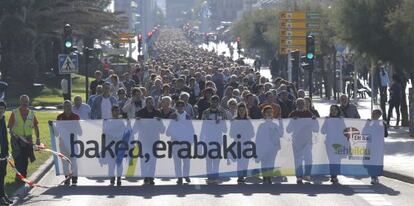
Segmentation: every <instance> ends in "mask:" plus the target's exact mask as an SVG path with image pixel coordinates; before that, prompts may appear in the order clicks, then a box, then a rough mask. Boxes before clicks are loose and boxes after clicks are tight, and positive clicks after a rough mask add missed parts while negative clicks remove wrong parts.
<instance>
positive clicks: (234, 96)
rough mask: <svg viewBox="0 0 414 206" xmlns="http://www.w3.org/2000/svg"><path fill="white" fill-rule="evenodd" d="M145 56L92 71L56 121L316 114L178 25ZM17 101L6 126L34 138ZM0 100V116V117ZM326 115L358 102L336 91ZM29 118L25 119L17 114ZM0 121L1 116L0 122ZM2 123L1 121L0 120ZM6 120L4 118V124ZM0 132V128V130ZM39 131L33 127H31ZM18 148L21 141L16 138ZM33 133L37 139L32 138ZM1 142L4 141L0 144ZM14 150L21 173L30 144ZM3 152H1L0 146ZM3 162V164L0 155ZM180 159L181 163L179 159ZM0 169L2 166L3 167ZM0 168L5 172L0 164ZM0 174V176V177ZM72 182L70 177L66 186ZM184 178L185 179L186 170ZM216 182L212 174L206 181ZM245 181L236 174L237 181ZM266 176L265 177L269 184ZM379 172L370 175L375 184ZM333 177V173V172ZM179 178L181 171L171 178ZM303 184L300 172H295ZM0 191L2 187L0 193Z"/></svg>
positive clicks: (283, 84) (290, 90)
mask: <svg viewBox="0 0 414 206" xmlns="http://www.w3.org/2000/svg"><path fill="white" fill-rule="evenodd" d="M152 51H153V53H151V58H150V59H149V60H147V61H145V62H140V63H139V64H137V65H136V66H134V67H132V68H131V70H130V71H129V72H126V73H123V74H117V73H116V71H114V70H110V71H109V72H108V73H105V74H104V73H102V72H101V71H96V72H95V80H94V81H92V82H91V84H90V95H89V98H88V101H87V102H83V100H82V98H81V97H80V96H76V97H75V98H74V101H73V103H72V102H71V101H70V100H66V101H65V102H64V104H63V110H64V111H63V113H62V114H60V115H59V116H58V117H57V120H79V119H81V120H86V119H112V118H129V119H131V118H161V119H162V118H165V119H203V120H232V119H263V118H266V119H269V118H270V119H271V118H274V119H279V118H318V117H320V116H319V112H318V111H317V110H316V109H315V108H314V107H313V105H312V100H311V98H309V97H307V96H306V92H305V91H304V90H302V89H298V88H296V86H295V84H293V83H291V82H289V81H287V80H284V79H282V78H274V79H268V78H266V77H264V76H262V75H261V74H260V72H259V71H257V72H256V71H255V68H254V67H252V66H248V65H240V64H238V63H237V62H236V61H234V60H233V59H231V58H229V57H226V56H223V55H221V56H218V55H217V54H216V53H213V52H209V51H207V50H204V49H201V48H198V47H197V46H195V45H193V44H191V43H190V42H189V41H188V40H187V39H186V37H185V36H184V35H183V33H182V32H181V31H180V30H164V31H163V32H161V33H160V35H159V37H158V39H157V41H156V42H155V43H154V44H153V49H152ZM20 100H21V106H20V107H19V108H18V109H15V110H13V112H12V113H13V114H12V117H11V118H10V119H9V123H8V127H9V128H10V134H11V136H12V137H23V138H27V139H28V140H30V141H29V142H32V141H31V140H32V131H31V130H30V132H29V131H26V130H27V129H26V130H25V127H23V128H20V126H22V124H23V126H24V124H27V126H28V127H30V128H32V127H37V119H36V117H35V115H34V113H32V112H31V111H30V110H28V107H27V106H28V104H29V98H28V97H27V96H22V97H21V99H20ZM3 108H4V109H5V104H3V103H1V102H0V117H1V121H2V122H4V116H3V114H2V112H1V111H2V109H3ZM330 117H332V118H336V117H344V118H360V116H359V113H358V110H357V107H356V106H355V105H353V104H350V103H349V100H348V97H347V96H346V95H343V96H341V98H340V105H332V107H331V113H330ZM23 119H24V120H30V121H23ZM0 123H1V122H0ZM1 125H3V124H1ZM4 127H5V124H4ZM2 131H3V130H2ZM36 131H37V132H36V137H37V138H38V136H39V134H38V130H36ZM13 140H15V141H19V143H21V140H20V139H19V138H12V149H14V150H15V151H16V148H17V147H21V144H17V143H16V144H14V145H13ZM36 140H38V139H36ZM2 145H3V144H2ZM18 152H20V153H17V154H15V155H13V157H14V159H15V161H16V163H18V164H21V165H16V167H17V169H18V170H19V171H20V172H21V173H22V174H23V175H26V174H27V164H28V161H27V160H28V159H30V158H29V157H31V154H32V153H33V151H32V150H30V149H27V150H19V151H18ZM1 154H2V156H1V157H5V155H6V154H7V152H4V150H1ZM1 163H4V161H2V162H1ZM183 164H184V165H185V164H186V163H185V162H183ZM2 168H3V167H2ZM0 174H3V172H2V171H0ZM0 179H2V178H0ZM70 180H71V181H72V184H74V185H76V183H77V178H76V177H72V178H70V179H68V180H67V181H66V183H65V184H66V185H70ZM115 180H116V182H117V183H116V184H117V185H121V178H119V177H118V178H115V177H113V178H112V179H111V185H114V184H115ZM184 180H185V181H187V182H190V181H191V180H190V178H188V177H185V178H184ZM207 181H208V182H209V183H210V182H215V181H216V179H214V178H209V179H208V180H207ZM244 181H245V175H240V176H239V178H238V182H239V183H243V182H244ZM271 181H272V180H271V178H263V182H264V183H271ZM377 181H378V179H375V178H373V183H375V182H377ZM331 182H333V183H337V182H338V179H337V178H336V175H335V174H332V177H331ZM144 183H145V184H154V179H153V178H149V177H148V178H145V179H144ZM177 183H178V184H182V183H183V178H179V179H178V180H177ZM297 183H298V184H302V183H303V177H297ZM1 195H3V196H4V194H0V196H1Z"/></svg>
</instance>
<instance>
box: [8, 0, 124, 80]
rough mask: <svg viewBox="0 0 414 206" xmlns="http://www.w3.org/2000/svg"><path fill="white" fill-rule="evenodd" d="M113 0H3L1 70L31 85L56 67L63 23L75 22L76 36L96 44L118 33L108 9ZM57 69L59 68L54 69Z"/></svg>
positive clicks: (86, 42)
mask: <svg viewBox="0 0 414 206" xmlns="http://www.w3.org/2000/svg"><path fill="white" fill-rule="evenodd" d="M110 3H111V1H110V0H76V1H75V0H3V1H1V2H0V42H1V43H2V51H3V53H2V55H3V58H2V63H1V69H2V72H3V73H5V74H6V75H7V76H8V77H10V78H13V79H15V80H19V79H24V80H25V81H21V82H20V83H23V84H25V85H31V83H32V82H33V81H35V80H36V79H37V78H38V77H39V75H38V74H39V72H41V73H44V72H46V71H48V70H49V68H57V62H56V57H57V54H58V53H59V52H60V50H61V49H60V48H61V44H62V43H61V33H62V29H63V25H65V24H67V23H69V24H72V26H73V29H74V35H75V37H76V39H78V40H81V39H82V40H83V42H84V44H85V45H87V46H93V42H94V40H95V39H102V40H104V39H106V38H107V37H108V36H114V35H115V33H116V27H115V25H117V24H119V23H120V22H119V21H118V19H117V14H114V13H111V12H108V11H106V10H105V9H106V7H107V6H108V5H109V4H110ZM55 71H56V70H55Z"/></svg>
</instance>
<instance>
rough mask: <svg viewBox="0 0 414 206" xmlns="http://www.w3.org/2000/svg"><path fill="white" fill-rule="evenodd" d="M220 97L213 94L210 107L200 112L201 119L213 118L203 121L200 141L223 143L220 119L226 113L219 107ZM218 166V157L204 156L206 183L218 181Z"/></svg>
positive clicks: (223, 123)
mask: <svg viewBox="0 0 414 206" xmlns="http://www.w3.org/2000/svg"><path fill="white" fill-rule="evenodd" d="M219 104H220V97H219V96H217V95H213V96H212V97H211V98H210V107H209V108H208V109H206V110H205V111H204V112H203V114H202V119H203V120H215V123H213V124H212V122H211V121H203V126H202V129H201V137H200V139H201V140H202V141H206V142H213V141H214V142H218V143H219V144H222V143H223V139H222V135H223V133H224V132H226V131H227V127H226V123H225V122H224V121H221V122H220V120H226V119H227V113H226V111H224V110H223V109H222V108H220V105H219ZM219 166H220V159H219V158H210V157H207V158H206V167H207V168H206V169H207V175H208V177H207V183H208V184H212V183H217V182H218V172H219Z"/></svg>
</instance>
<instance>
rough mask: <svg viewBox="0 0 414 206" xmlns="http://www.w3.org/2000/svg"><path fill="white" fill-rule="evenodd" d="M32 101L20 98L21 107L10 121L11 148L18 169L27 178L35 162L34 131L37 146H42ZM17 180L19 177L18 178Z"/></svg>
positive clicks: (26, 97)
mask: <svg viewBox="0 0 414 206" xmlns="http://www.w3.org/2000/svg"><path fill="white" fill-rule="evenodd" d="M29 102H30V99H29V97H28V96H27V95H22V96H20V107H19V108H17V109H14V110H13V111H12V114H11V115H10V119H9V125H8V126H9V128H10V135H11V148H12V155H13V159H14V162H15V164H16V169H17V170H18V171H19V172H20V173H21V174H22V175H23V176H24V177H26V176H27V166H28V165H29V159H30V162H33V161H35V156H34V152H33V138H32V133H33V129H34V131H35V135H36V144H37V145H39V144H40V139H39V127H38V123H39V122H38V121H37V118H36V116H35V113H34V112H33V111H32V110H30V109H29ZM16 179H17V176H16Z"/></svg>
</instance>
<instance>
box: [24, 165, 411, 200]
mask: <svg viewBox="0 0 414 206" xmlns="http://www.w3.org/2000/svg"><path fill="white" fill-rule="evenodd" d="M62 179H63V177H56V176H55V173H54V169H53V168H52V169H51V170H50V171H49V172H48V173H47V174H46V175H45V177H44V178H43V179H42V180H41V181H40V183H41V184H44V185H56V184H58V183H59V182H60V181H62ZM339 179H340V182H341V184H340V185H331V184H330V183H329V182H328V181H327V180H328V178H326V177H318V178H315V181H314V182H311V183H309V184H305V185H296V183H295V178H294V177H287V178H280V177H279V178H275V179H274V180H275V182H276V183H275V184H273V185H262V184H258V182H259V179H250V180H249V181H248V183H247V184H246V185H237V183H236V179H235V178H232V179H230V180H228V181H225V182H223V183H222V184H219V185H206V184H205V181H204V179H200V178H193V179H192V182H191V183H190V184H189V185H181V186H178V185H176V183H175V181H176V180H174V179H171V180H167V179H164V180H162V179H156V185H155V186H142V183H143V181H142V179H128V180H125V179H124V180H123V185H122V186H120V187H117V186H109V180H104V179H88V178H80V179H79V183H78V186H70V187H66V186H58V187H53V188H49V189H43V188H34V189H33V190H31V192H30V193H29V195H28V196H27V197H25V198H24V199H23V200H22V201H21V202H20V204H21V205H33V206H37V205H39V206H44V205H48V206H63V205H76V206H80V205H96V206H98V205H99V206H114V205H123V206H124V205H140V206H147V205H148V206H149V205H157V206H158V205H192V206H194V205H201V206H211V205H229V206H230V205H231V206H234V205H236V204H237V205H238V206H241V205H289V206H299V205H307V206H312V205H315V206H320V205H330V206H339V205H346V206H360V205H364V206H365V205H368V206H369V205H375V206H377V205H398V206H412V205H413V202H412V200H413V199H412V197H413V196H414V185H411V184H407V183H404V182H400V181H397V180H393V179H388V178H385V177H381V178H380V184H378V185H370V183H369V178H363V179H354V178H349V177H342V176H340V177H339Z"/></svg>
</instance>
